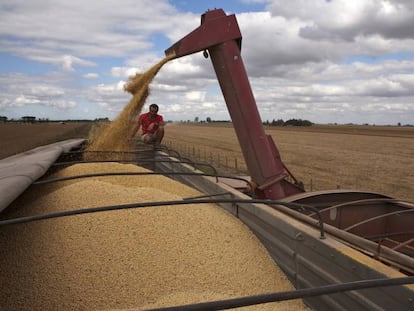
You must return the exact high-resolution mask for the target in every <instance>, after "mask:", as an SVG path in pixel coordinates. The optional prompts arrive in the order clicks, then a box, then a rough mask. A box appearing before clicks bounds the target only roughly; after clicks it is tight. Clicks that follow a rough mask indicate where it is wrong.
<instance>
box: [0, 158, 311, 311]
mask: <svg viewBox="0 0 414 311" xmlns="http://www.w3.org/2000/svg"><path fill="white" fill-rule="evenodd" d="M133 169H136V170H144V169H142V168H137V167H134V166H133V165H129V164H116V163H105V164H79V165H74V166H72V167H69V168H66V169H64V170H62V171H60V172H59V173H58V176H68V175H74V174H75V175H76V174H78V173H82V174H86V173H91V172H95V171H101V172H105V171H131V170H133ZM30 192H32V194H27V196H26V198H32V200H28V201H27V202H25V204H24V203H23V202H21V201H19V206H13V208H14V209H16V210H17V209H19V210H20V212H21V211H25V213H32V214H42V213H48V212H53V211H57V210H72V209H80V208H85V207H95V206H104V205H113V204H124V203H132V202H148V201H163V200H179V199H181V198H183V197H185V196H192V195H194V194H196V193H197V192H196V191H195V190H193V189H191V188H189V187H187V186H185V185H182V184H179V183H176V182H174V181H172V180H170V179H169V178H167V177H163V176H139V178H137V177H131V176H124V177H122V178H118V177H102V178H92V179H80V180H77V181H71V182H65V183H64V184H61V185H60V186H58V187H55V188H53V189H52V188H50V187H49V188H48V189H47V191H46V192H45V193H42V191H41V190H40V189H39V188H34V187H32V188H31V190H30ZM35 194H37V196H36V195H35ZM35 198H36V199H35ZM16 213H19V212H16ZM9 214H10V213H9ZM12 214H13V213H11V214H10V215H9V217H13V215H12ZM0 230H1V231H0V233H1V234H0V250H1V256H0V267H1V273H0V284H1V292H0V301H2V309H3V310H17V309H26V310H29V309H30V310H104V309H107V310H110V309H113V310H122V309H126V310H142V309H146V308H150V307H151V308H153V307H161V306H171V305H179V304H185V303H195V302H203V301H209V300H214V299H222V298H234V297H239V296H244V295H255V294H261V293H269V292H278V291H285V290H291V289H293V287H292V285H291V284H290V282H289V281H288V280H287V279H286V277H285V275H284V274H283V273H282V272H281V271H280V269H279V268H278V267H277V266H276V265H275V264H274V262H273V260H272V259H271V258H270V256H269V254H268V253H267V251H266V250H265V248H264V246H263V245H262V244H261V243H259V241H258V240H257V238H256V237H255V235H254V234H253V233H252V232H251V231H250V230H249V229H248V228H247V227H246V226H245V225H244V224H242V223H241V222H240V221H239V220H238V219H237V218H235V217H233V216H232V215H230V214H228V213H227V212H225V211H224V210H222V209H221V208H219V207H217V206H215V205H212V204H200V205H179V206H161V207H149V208H141V209H129V210H120V211H110V212H102V213H94V214H85V215H77V216H70V217H65V218H58V219H50V220H44V221H38V222H31V223H27V224H21V225H13V226H6V227H3V228H1V229H0ZM304 308H305V306H304V305H303V303H302V302H301V301H300V300H294V301H287V302H281V303H274V304H266V305H260V306H257V307H250V308H247V309H257V310H301V309H304Z"/></svg>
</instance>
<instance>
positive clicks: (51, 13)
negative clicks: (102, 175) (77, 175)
mask: <svg viewBox="0 0 414 311" xmlns="http://www.w3.org/2000/svg"><path fill="white" fill-rule="evenodd" d="M52 3H53V5H51V4H52ZM214 8H222V9H223V10H224V11H225V12H226V14H235V15H236V18H237V21H238V24H239V26H240V30H241V32H242V36H243V44H242V57H243V61H244V64H245V67H246V70H247V73H248V76H249V80H250V84H251V86H252V90H253V93H254V95H255V98H256V102H257V106H258V108H259V112H260V115H261V117H262V120H263V121H266V120H269V121H271V120H273V119H284V120H287V119H291V118H301V119H307V120H310V121H312V122H316V123H341V124H343V123H357V124H364V123H368V124H378V125H379V124H394V125H395V124H398V123H400V124H414V2H413V1H410V0H332V1H326V0H313V1H303V0H291V1H283V0H239V1H236V0H229V1H184V0H182V1H179V0H176V1H167V0H158V1H148V0H135V1H132V0H117V1H111V0H108V1H98V0H91V1H80V0H73V1H70V2H69V1H66V0H54V1H53V2H50V1H46V0H31V1H23V0H2V2H1V4H0V116H7V117H8V118H9V119H12V118H13V119H19V118H21V117H22V116H26V115H33V116H36V117H37V118H48V119H52V120H59V119H95V118H102V117H108V118H110V119H114V118H115V117H116V116H117V115H118V114H119V113H120V111H122V109H123V108H124V107H125V105H126V104H127V103H128V102H129V99H130V94H128V93H125V92H124V91H123V85H124V83H125V82H126V81H127V79H128V77H129V76H131V75H134V74H135V73H137V72H143V71H145V70H147V69H149V68H150V67H151V66H152V65H154V64H155V63H157V62H158V61H160V60H161V59H162V58H163V57H164V50H165V49H167V48H168V47H169V46H171V45H172V44H173V43H174V42H176V41H178V40H179V39H180V38H182V37H183V36H185V35H186V34H188V33H189V32H190V31H192V30H193V29H195V28H197V27H198V26H199V24H200V16H201V14H203V13H204V12H205V11H207V10H209V9H214ZM151 103H157V104H159V105H160V108H161V109H160V113H162V114H163V115H164V117H165V119H167V120H173V121H178V120H194V119H195V118H196V117H197V118H198V119H199V120H205V119H206V118H207V117H209V118H211V119H213V120H227V119H229V118H230V117H229V114H228V111H227V107H226V104H225V102H224V99H223V96H222V94H221V92H220V88H219V86H218V82H217V79H216V77H215V73H214V71H213V68H212V65H211V62H210V60H209V59H205V58H204V57H203V56H202V54H201V53H197V54H193V55H190V56H186V57H182V58H179V59H176V60H173V61H170V62H168V63H167V64H166V65H164V67H163V68H162V69H161V71H160V72H159V74H158V75H157V76H156V78H155V79H154V81H153V83H152V84H151V95H150V96H149V98H148V100H147V106H148V105H149V104H151ZM144 109H147V108H146V107H145V108H144Z"/></svg>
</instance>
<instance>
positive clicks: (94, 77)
mask: <svg viewBox="0 0 414 311" xmlns="http://www.w3.org/2000/svg"><path fill="white" fill-rule="evenodd" d="M83 77H84V78H86V79H96V78H99V74H97V73H95V72H88V73H87V74H84V75H83Z"/></svg>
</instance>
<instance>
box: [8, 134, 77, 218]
mask: <svg viewBox="0 0 414 311" xmlns="http://www.w3.org/2000/svg"><path fill="white" fill-rule="evenodd" d="M84 142H85V139H68V140H63V141H60V142H57V143H54V144H50V145H45V146H41V147H37V148H34V149H31V150H29V151H26V152H22V153H19V154H16V155H14V156H10V157H8V158H5V159H2V160H0V213H1V212H2V211H3V210H4V209H5V208H6V207H7V206H9V205H10V203H12V202H13V201H14V200H15V199H16V198H17V197H18V196H19V195H20V194H22V193H23V192H24V191H25V190H26V189H27V188H28V187H29V186H30V185H31V184H32V183H33V182H35V181H36V180H37V179H39V178H40V177H42V176H43V175H44V174H45V173H46V171H47V170H48V169H49V168H50V166H51V165H52V164H53V163H54V162H55V161H56V160H57V159H58V158H59V156H60V155H61V154H63V153H64V152H68V151H70V150H71V149H73V148H76V147H79V146H80V145H81V144H82V143H84Z"/></svg>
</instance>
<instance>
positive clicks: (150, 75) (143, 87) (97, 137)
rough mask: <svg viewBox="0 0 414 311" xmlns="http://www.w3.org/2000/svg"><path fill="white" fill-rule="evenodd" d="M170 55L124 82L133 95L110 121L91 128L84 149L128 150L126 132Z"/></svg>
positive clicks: (92, 155)
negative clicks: (151, 84)
mask: <svg viewBox="0 0 414 311" xmlns="http://www.w3.org/2000/svg"><path fill="white" fill-rule="evenodd" d="M171 58H172V56H170V57H165V58H164V59H162V60H161V61H160V62H159V63H157V64H156V65H154V66H153V67H152V68H150V69H149V70H148V71H146V72H144V73H138V74H136V75H135V76H134V77H132V78H130V79H129V81H128V82H127V83H126V84H125V86H124V89H125V91H127V92H129V93H131V94H132V95H133V96H132V98H131V100H130V101H129V103H128V104H127V106H126V107H125V108H124V109H123V110H122V112H121V113H120V114H119V116H118V117H117V118H116V119H115V120H114V121H112V122H110V123H101V124H98V125H97V127H96V128H94V130H91V132H90V133H89V137H88V142H89V144H88V147H87V149H86V151H97V150H98V151H130V150H131V143H130V141H128V134H129V131H130V129H131V125H132V122H133V119H134V118H135V117H136V115H137V114H139V113H140V112H141V110H142V107H143V105H144V103H145V101H146V99H147V97H148V95H149V94H150V91H149V85H150V83H151V82H152V80H153V79H154V77H155V75H156V74H157V73H158V71H159V70H160V69H161V67H162V66H163V65H164V64H165V63H167V62H168V61H169V60H170V59H171ZM85 158H86V159H91V158H92V159H93V158H95V155H94V154H93V153H89V154H88V153H85Z"/></svg>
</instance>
